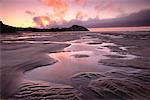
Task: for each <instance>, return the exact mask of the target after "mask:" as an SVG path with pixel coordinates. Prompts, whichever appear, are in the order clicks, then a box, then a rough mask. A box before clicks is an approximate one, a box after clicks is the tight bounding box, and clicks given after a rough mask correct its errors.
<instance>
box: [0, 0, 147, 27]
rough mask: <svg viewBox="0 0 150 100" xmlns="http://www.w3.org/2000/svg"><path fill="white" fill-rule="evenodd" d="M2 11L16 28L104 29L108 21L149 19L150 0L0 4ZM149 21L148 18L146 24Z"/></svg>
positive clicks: (3, 0) (14, 0)
mask: <svg viewBox="0 0 150 100" xmlns="http://www.w3.org/2000/svg"><path fill="white" fill-rule="evenodd" d="M0 9H1V10H0V13H1V14H0V19H1V21H3V23H5V24H8V25H12V26H18V27H41V28H47V27H63V26H69V25H72V24H78V23H79V24H81V25H85V26H87V27H101V26H102V23H108V22H107V21H111V22H113V21H114V20H115V21H116V19H120V20H124V19H130V16H131V17H132V16H134V17H135V18H137V17H138V16H139V17H138V19H136V20H135V22H136V21H137V20H141V17H142V16H143V17H145V16H147V15H142V16H141V15H140V14H148V12H149V11H150V0H0ZM139 18H140V19H139ZM147 20H148V21H149V18H147V17H146V18H144V20H143V21H147ZM115 21H114V22H115ZM120 22H121V21H120ZM135 22H134V23H135ZM139 23H142V24H139ZM139 23H138V22H137V24H139V25H145V23H144V22H139ZM143 23H144V24H143ZM118 25H119V24H118ZM146 25H147V24H146ZM106 26H107V25H106ZM108 26H111V25H110V24H109V25H108ZM129 26H131V25H129ZM104 27H105V26H104Z"/></svg>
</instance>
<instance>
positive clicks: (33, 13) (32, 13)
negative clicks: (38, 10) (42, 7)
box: [25, 10, 35, 15]
mask: <svg viewBox="0 0 150 100" xmlns="http://www.w3.org/2000/svg"><path fill="white" fill-rule="evenodd" d="M25 13H27V14H29V15H35V12H32V11H29V10H27V11H25Z"/></svg>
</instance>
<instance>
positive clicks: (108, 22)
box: [63, 9, 150, 28]
mask: <svg viewBox="0 0 150 100" xmlns="http://www.w3.org/2000/svg"><path fill="white" fill-rule="evenodd" d="M149 16H150V9H146V10H141V11H139V12H137V13H132V14H130V15H128V16H125V17H119V18H113V19H103V20H100V19H98V18H94V19H91V18H90V19H88V20H87V21H80V20H75V19H74V20H71V21H70V22H67V23H64V25H63V26H70V25H72V24H79V25H83V26H86V27H93V28H96V27H97V28H98V27H126V26H150V17H149Z"/></svg>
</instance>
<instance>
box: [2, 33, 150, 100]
mask: <svg viewBox="0 0 150 100" xmlns="http://www.w3.org/2000/svg"><path fill="white" fill-rule="evenodd" d="M41 34H42V33H26V34H22V35H16V36H14V35H12V36H11V35H8V36H1V46H0V47H1V82H0V83H1V97H2V98H3V99H15V100H17V99H18V100H20V99H22V100H31V99H34V100H35V99H36V100H41V99H52V100H53V99H59V100H112V99H115V100H116V99H118V100H120V99H121V100H122V99H137V100H138V99H139V100H140V99H142V100H148V99H150V95H149V93H150V44H149V43H150V33H149V32H134V33H133V32H117V33H111V32H109V33H101V32H93V33H92V32H87V33H86V32H78V33H76V32H72V33H71V32H66V33H65V32H64V33H43V34H42V35H41ZM80 39H81V40H82V41H78V40H80ZM88 39H90V41H89V42H87V43H85V45H88V46H91V48H95V47H96V50H100V53H102V51H101V49H106V50H109V53H104V54H103V56H105V57H106V58H105V59H102V58H101V59H100V60H99V61H98V62H97V65H98V66H110V69H111V70H110V69H109V70H107V71H94V70H96V69H94V70H92V71H91V72H90V71H89V70H88V72H86V71H83V70H82V71H81V72H78V73H72V74H71V76H68V77H70V78H69V82H68V84H63V83H54V82H49V81H43V80H34V79H33V80H32V78H31V79H27V78H26V77H25V74H26V73H27V72H29V71H32V70H34V69H36V68H42V67H43V68H44V66H51V65H54V64H57V63H58V62H60V61H59V60H57V59H54V58H52V57H50V56H49V54H51V53H59V52H64V53H65V52H70V51H69V50H68V51H65V50H64V49H65V48H67V47H69V46H70V45H72V44H71V43H70V42H69V41H75V40H77V41H76V42H74V43H75V45H76V44H77V43H82V42H83V41H85V40H87V41H88ZM94 39H95V40H94ZM103 43H108V44H110V45H102V44H103ZM111 44H115V45H111ZM92 46H93V47H92ZM91 48H89V47H88V48H87V49H89V50H91V51H92V50H93V49H91ZM76 49H77V48H73V50H76ZM80 49H82V50H83V49H84V48H82V46H81V47H80ZM70 50H72V49H70ZM94 50H95V49H94ZM94 52H96V53H97V51H94ZM103 52H105V50H104V51H103ZM116 53H117V54H116ZM103 56H102V57H103ZM71 57H75V59H82V60H84V59H89V58H90V53H88V54H81V53H79V54H73V55H71ZM98 57H99V56H98ZM64 59H65V58H64ZM93 60H94V59H93ZM93 66H94V65H93ZM93 66H91V68H92V67H93ZM70 67H71V66H70ZM81 69H82V68H81ZM87 69H88V67H87ZM60 72H61V70H60ZM56 75H57V73H56ZM69 75H70V74H69ZM39 76H40V75H39Z"/></svg>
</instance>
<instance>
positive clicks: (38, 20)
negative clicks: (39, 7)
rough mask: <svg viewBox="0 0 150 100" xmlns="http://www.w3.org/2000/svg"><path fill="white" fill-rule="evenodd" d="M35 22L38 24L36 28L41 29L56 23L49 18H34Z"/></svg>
mask: <svg viewBox="0 0 150 100" xmlns="http://www.w3.org/2000/svg"><path fill="white" fill-rule="evenodd" d="M33 21H34V23H35V24H36V26H37V27H40V28H45V27H47V26H49V25H51V24H54V23H55V21H54V20H52V19H50V18H49V17H48V16H36V17H34V18H33Z"/></svg>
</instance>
